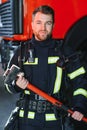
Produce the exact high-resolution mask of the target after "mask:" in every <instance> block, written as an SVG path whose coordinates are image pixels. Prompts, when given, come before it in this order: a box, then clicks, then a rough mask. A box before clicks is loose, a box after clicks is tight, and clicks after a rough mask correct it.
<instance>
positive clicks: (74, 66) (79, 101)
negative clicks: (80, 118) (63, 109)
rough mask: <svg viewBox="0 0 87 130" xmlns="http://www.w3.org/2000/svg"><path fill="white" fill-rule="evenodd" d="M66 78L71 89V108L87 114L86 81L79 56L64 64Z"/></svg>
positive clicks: (76, 55)
mask: <svg viewBox="0 0 87 130" xmlns="http://www.w3.org/2000/svg"><path fill="white" fill-rule="evenodd" d="M66 70H67V76H68V77H69V79H70V83H71V85H72V87H73V101H72V106H73V109H74V110H77V111H79V112H82V113H83V114H85V113H86V112H87V79H86V70H85V68H84V66H83V65H82V63H81V61H80V58H79V55H78V54H75V55H74V56H72V57H71V58H70V59H69V61H68V63H67V64H66Z"/></svg>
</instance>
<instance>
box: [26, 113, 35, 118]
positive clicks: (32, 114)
mask: <svg viewBox="0 0 87 130" xmlns="http://www.w3.org/2000/svg"><path fill="white" fill-rule="evenodd" d="M34 117H35V112H31V111H29V112H28V118H30V119H34Z"/></svg>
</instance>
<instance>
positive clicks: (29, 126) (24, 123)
mask: <svg viewBox="0 0 87 130" xmlns="http://www.w3.org/2000/svg"><path fill="white" fill-rule="evenodd" d="M19 130H62V123H61V120H60V119H59V120H57V121H49V122H44V121H42V118H41V120H39V121H38V120H33V119H32V120H26V119H20V120H19Z"/></svg>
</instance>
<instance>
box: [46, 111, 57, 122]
mask: <svg viewBox="0 0 87 130" xmlns="http://www.w3.org/2000/svg"><path fill="white" fill-rule="evenodd" d="M45 120H46V121H53V120H57V119H56V117H55V114H54V113H53V114H45Z"/></svg>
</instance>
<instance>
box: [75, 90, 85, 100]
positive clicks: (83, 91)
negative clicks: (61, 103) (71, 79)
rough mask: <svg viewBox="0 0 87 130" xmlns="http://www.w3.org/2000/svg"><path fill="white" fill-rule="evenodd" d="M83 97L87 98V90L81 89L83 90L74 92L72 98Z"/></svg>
mask: <svg viewBox="0 0 87 130" xmlns="http://www.w3.org/2000/svg"><path fill="white" fill-rule="evenodd" d="M80 94H81V95H83V96H85V97H86V98H87V90H85V89H83V88H79V89H77V90H76V91H74V93H73V96H77V95H80Z"/></svg>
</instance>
